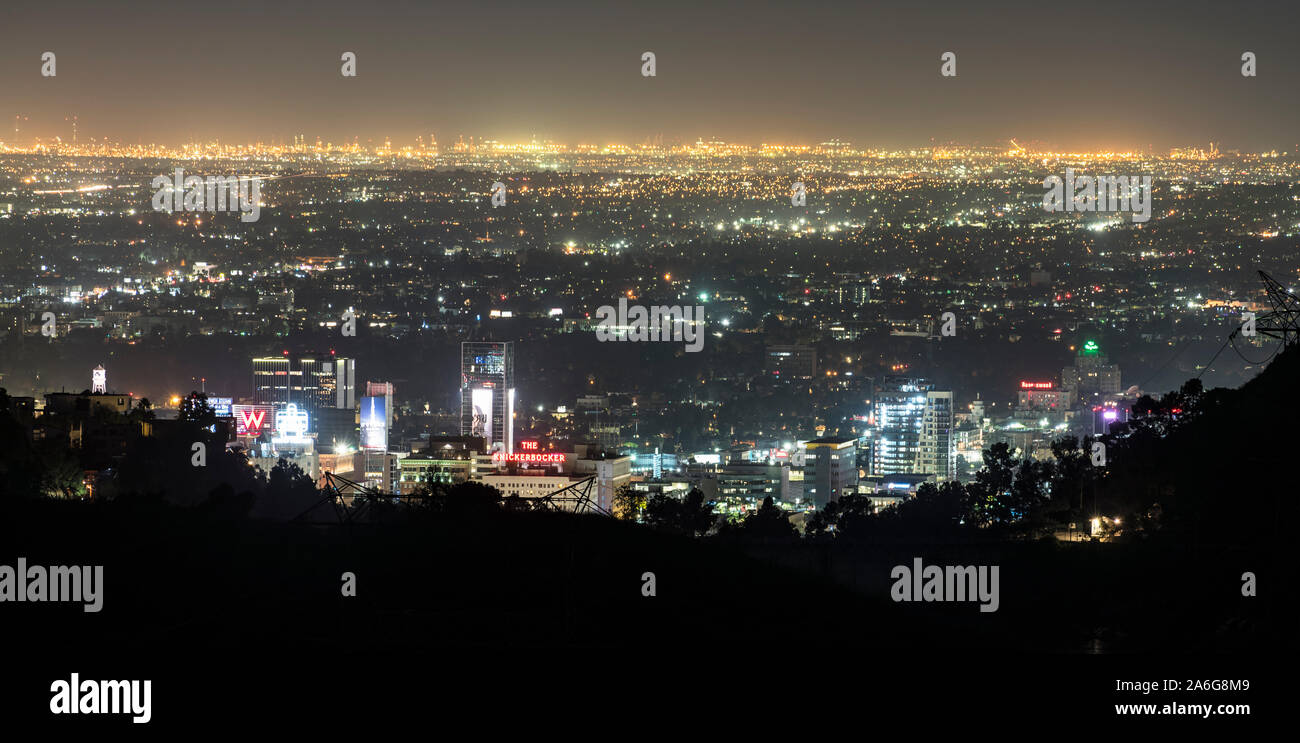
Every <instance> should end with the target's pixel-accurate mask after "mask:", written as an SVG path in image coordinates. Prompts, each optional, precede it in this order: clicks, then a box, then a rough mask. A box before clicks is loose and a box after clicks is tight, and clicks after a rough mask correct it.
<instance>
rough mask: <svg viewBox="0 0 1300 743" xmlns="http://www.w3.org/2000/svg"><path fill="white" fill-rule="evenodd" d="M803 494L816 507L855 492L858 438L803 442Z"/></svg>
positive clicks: (856, 484)
mask: <svg viewBox="0 0 1300 743" xmlns="http://www.w3.org/2000/svg"><path fill="white" fill-rule="evenodd" d="M804 446H805V448H806V449H807V452H808V453H807V460H806V464H805V465H804V473H803V479H804V497H805V498H807V499H808V500H810V501H812V502H813V503H814V504H816V506H817V507H818V508H821V507H823V506H825V505H826V504H827V503H830V502H831V501H834V500H839V499H840V498H841V497H842V496H845V495H854V494H856V493H857V492H858V440H857V439H853V438H821V439H813V440H812V441H809V442H807V443H806V444H805V445H804Z"/></svg>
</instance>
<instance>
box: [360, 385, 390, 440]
mask: <svg viewBox="0 0 1300 743" xmlns="http://www.w3.org/2000/svg"><path fill="white" fill-rule="evenodd" d="M361 448H362V449H377V450H379V451H388V398H387V397H383V396H379V395H373V396H369V397H363V398H361Z"/></svg>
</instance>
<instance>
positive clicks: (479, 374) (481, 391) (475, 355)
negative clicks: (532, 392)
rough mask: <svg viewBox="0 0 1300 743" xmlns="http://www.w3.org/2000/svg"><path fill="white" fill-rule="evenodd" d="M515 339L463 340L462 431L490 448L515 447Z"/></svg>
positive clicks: (503, 449)
mask: <svg viewBox="0 0 1300 743" xmlns="http://www.w3.org/2000/svg"><path fill="white" fill-rule="evenodd" d="M514 419H515V348H514V343H511V342H504V343H480V342H466V343H461V344H460V433H461V435H462V436H481V437H483V439H484V441H486V443H487V446H488V448H489V449H500V450H502V451H505V452H513V451H514V448H515V422H514Z"/></svg>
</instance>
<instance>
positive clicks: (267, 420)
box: [230, 405, 275, 436]
mask: <svg viewBox="0 0 1300 743" xmlns="http://www.w3.org/2000/svg"><path fill="white" fill-rule="evenodd" d="M230 411H231V413H232V414H233V415H234V417H235V433H236V434H237V435H239V436H261V435H262V434H263V433H269V432H271V431H273V430H275V407H274V406H272V405H231V406H230Z"/></svg>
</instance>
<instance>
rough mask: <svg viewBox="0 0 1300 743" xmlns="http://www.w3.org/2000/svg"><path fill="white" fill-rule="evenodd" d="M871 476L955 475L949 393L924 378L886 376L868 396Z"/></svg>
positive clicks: (940, 478) (942, 477)
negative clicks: (871, 431)
mask: <svg viewBox="0 0 1300 743" xmlns="http://www.w3.org/2000/svg"><path fill="white" fill-rule="evenodd" d="M871 410H872V418H873V420H874V429H875V437H874V439H873V446H872V450H871V474H872V475H877V476H878V475H915V474H922V475H933V476H935V478H936V479H937V480H939V481H940V482H943V481H946V480H950V479H952V478H953V477H954V475H955V469H954V464H955V462H954V449H953V435H952V430H953V405H952V392H948V391H940V390H936V389H934V385H933V384H930V383H928V382H926V381H925V380H924V379H907V378H903V377H885V378H884V379H883V380H882V381H881V382H880V383H879V384H877V385H876V388H875V392H874V394H873V396H872V408H871Z"/></svg>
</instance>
